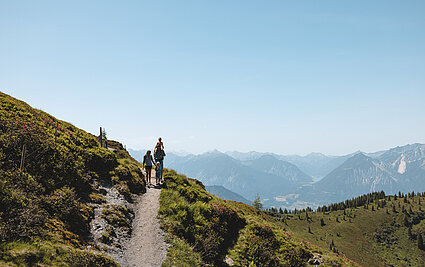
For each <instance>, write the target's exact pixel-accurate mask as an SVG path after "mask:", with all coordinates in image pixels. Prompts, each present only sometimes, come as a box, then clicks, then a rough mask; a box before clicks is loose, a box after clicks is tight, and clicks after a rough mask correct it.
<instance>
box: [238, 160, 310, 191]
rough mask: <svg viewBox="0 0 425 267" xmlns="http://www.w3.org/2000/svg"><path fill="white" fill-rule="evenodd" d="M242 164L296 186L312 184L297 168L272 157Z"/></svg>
mask: <svg viewBox="0 0 425 267" xmlns="http://www.w3.org/2000/svg"><path fill="white" fill-rule="evenodd" d="M243 164H244V165H246V166H249V167H251V168H253V169H255V170H258V171H261V172H264V173H269V174H272V175H276V176H279V177H282V178H284V179H286V180H289V181H291V182H293V183H295V184H297V185H303V184H307V183H311V182H313V179H312V178H311V177H310V176H308V175H307V174H305V173H303V172H302V171H301V170H300V169H298V167H297V166H295V165H293V164H291V163H289V162H286V161H283V160H279V159H277V158H276V157H274V156H272V155H264V156H261V157H259V158H257V159H255V160H250V161H245V162H243Z"/></svg>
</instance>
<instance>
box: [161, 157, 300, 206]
mask: <svg viewBox="0 0 425 267" xmlns="http://www.w3.org/2000/svg"><path fill="white" fill-rule="evenodd" d="M173 157H174V159H173V160H170V161H168V160H167V159H166V161H165V163H166V166H167V167H169V168H173V169H176V170H177V171H179V172H181V173H184V174H186V175H188V176H190V177H197V178H198V179H199V180H200V181H202V182H203V183H205V184H206V185H221V186H224V187H226V188H228V189H229V190H231V191H233V192H235V193H237V194H240V195H242V196H243V197H245V198H248V199H254V198H255V197H256V195H257V194H260V195H261V196H262V197H264V198H267V197H272V196H273V195H275V194H280V193H282V192H284V193H286V192H291V191H292V190H294V189H295V188H296V186H297V185H298V183H295V182H293V181H292V180H291V179H290V178H288V177H280V176H277V175H275V174H271V173H266V172H264V171H263V170H258V169H255V168H252V167H251V166H247V165H246V163H242V162H240V161H238V160H236V159H234V158H232V157H230V156H228V155H226V154H224V153H220V152H218V151H214V152H208V153H204V154H201V155H197V156H193V155H190V156H186V157H177V156H173ZM299 173H301V172H299ZM295 179H296V178H295Z"/></svg>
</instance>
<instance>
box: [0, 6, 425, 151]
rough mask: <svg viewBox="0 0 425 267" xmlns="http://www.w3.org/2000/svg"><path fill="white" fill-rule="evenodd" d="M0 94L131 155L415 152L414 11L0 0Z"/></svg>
mask: <svg viewBox="0 0 425 267" xmlns="http://www.w3.org/2000/svg"><path fill="white" fill-rule="evenodd" d="M0 90H1V91H2V92H5V93H7V94H10V95H12V96H14V97H16V98H19V99H22V100H24V101H26V102H28V103H29V104H30V105H32V106H34V107H36V108H39V109H42V110H44V111H46V112H49V113H51V114H52V115H54V116H56V117H57V118H60V119H62V120H66V121H69V122H71V123H72V124H74V125H76V126H77V127H80V128H82V129H84V130H86V131H89V132H91V133H98V131H99V130H98V127H99V126H103V127H105V128H106V131H107V134H108V137H109V138H111V139H116V140H119V141H122V142H123V143H124V144H126V145H127V147H131V148H134V149H141V148H152V147H153V146H154V144H155V142H156V139H157V137H158V136H162V137H163V138H164V142H165V145H166V149H168V150H174V151H178V150H185V151H188V152H194V153H200V152H204V151H208V150H212V149H219V150H221V151H227V150H239V151H249V150H256V151H262V152H266V151H267V152H275V153H281V154H307V153H309V152H323V153H326V154H336V155H340V154H345V153H350V152H353V151H356V150H363V151H366V152H373V151H378V150H382V149H388V148H390V147H394V146H397V145H405V144H407V143H415V142H419V143H425V1H423V0H418V1H401V0H399V1H390V0H382V1H370V0H367V1H359V0H357V1H340V0H335V1H326V0H323V1H316V0H314V1H313V0H312V1H283V0H279V1H247V0H243V1H236V0H235V1H233V0H232V1H228V0H223V1H218V0H215V1H199V0H196V1H184V0H182V1H175V0H173V1H112V0H111V1H106V0H102V1H56V0H54V1H32V0H30V1H19V0H13V1H12V0H10V1H5V0H0Z"/></svg>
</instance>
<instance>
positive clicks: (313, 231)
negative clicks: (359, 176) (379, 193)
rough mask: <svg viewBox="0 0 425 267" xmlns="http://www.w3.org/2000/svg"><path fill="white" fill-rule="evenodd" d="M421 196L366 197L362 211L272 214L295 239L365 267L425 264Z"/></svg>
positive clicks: (339, 209) (337, 208)
mask: <svg viewBox="0 0 425 267" xmlns="http://www.w3.org/2000/svg"><path fill="white" fill-rule="evenodd" d="M422 195H423V194H415V195H414V196H413V194H408V195H406V196H404V197H401V198H400V197H394V196H383V197H382V198H381V199H373V198H370V197H367V196H362V197H359V198H363V199H365V200H366V202H365V203H364V204H362V205H360V206H358V207H352V208H346V207H347V206H348V205H345V206H344V203H340V204H336V205H332V206H329V207H327V208H325V209H323V208H322V209H321V210H322V211H320V212H307V213H306V212H305V211H304V212H299V213H297V214H279V213H277V212H276V211H270V212H269V215H270V217H271V218H273V219H274V221H275V222H276V223H277V224H279V225H281V226H282V227H285V229H286V230H287V231H288V232H289V233H291V234H292V235H293V236H295V237H297V238H301V239H304V240H307V241H308V242H310V243H312V244H315V245H318V246H321V247H326V248H328V249H329V250H332V251H335V252H338V253H339V254H340V255H345V256H347V257H348V258H350V259H352V260H354V261H356V262H357V263H359V264H361V265H363V266H425V251H424V250H421V249H419V248H418V237H419V235H422V236H424V235H425V212H424V211H423V210H424V209H425V195H424V196H422ZM345 203H347V202H345ZM356 206H357V205H356ZM323 224H324V225H323ZM309 228H310V231H309ZM409 228H410V233H411V234H409ZM332 244H333V245H332Z"/></svg>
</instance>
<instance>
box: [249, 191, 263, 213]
mask: <svg viewBox="0 0 425 267" xmlns="http://www.w3.org/2000/svg"><path fill="white" fill-rule="evenodd" d="M252 206H253V207H254V208H256V209H257V210H261V209H262V208H263V203H261V200H260V196H259V195H258V194H257V197H256V198H255V199H254V202H253V203H252Z"/></svg>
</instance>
